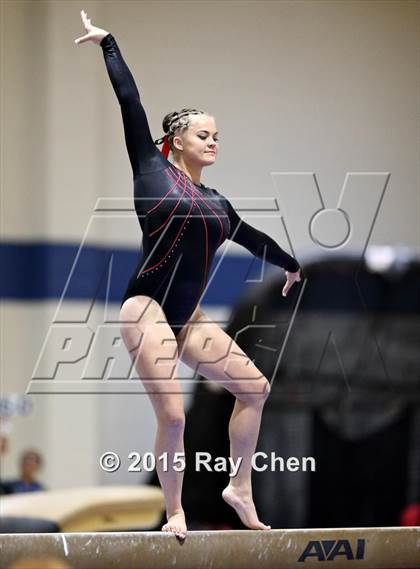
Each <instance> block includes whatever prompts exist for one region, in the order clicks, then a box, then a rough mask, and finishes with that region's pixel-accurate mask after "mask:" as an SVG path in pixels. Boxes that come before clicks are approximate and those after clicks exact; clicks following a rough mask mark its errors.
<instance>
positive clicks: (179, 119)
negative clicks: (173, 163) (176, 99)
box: [154, 109, 207, 157]
mask: <svg viewBox="0 0 420 569" xmlns="http://www.w3.org/2000/svg"><path fill="white" fill-rule="evenodd" d="M192 115H207V113H206V112H205V111H200V110H198V109H181V110H180V111H179V112H178V111H174V112H172V113H168V114H167V115H165V116H164V118H163V121H162V128H163V132H165V135H164V136H162V138H158V139H157V140H155V141H154V142H155V144H162V142H163V148H162V153H163V154H166V157H167V155H168V154H169V150H172V151H173V150H174V146H173V139H174V136H175V134H177V133H179V132H183V131H184V130H186V129H187V128H188V127H189V126H190V124H191V117H192Z"/></svg>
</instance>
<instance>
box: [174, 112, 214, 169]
mask: <svg viewBox="0 0 420 569" xmlns="http://www.w3.org/2000/svg"><path fill="white" fill-rule="evenodd" d="M173 144H174V147H175V149H176V151H178V152H180V153H181V154H182V157H183V159H184V161H185V162H187V163H191V164H195V165H197V166H210V165H211V164H214V162H215V160H216V156H217V152H218V148H219V136H218V133H217V127H216V123H215V121H214V118H213V117H210V116H207V115H197V116H195V117H194V118H193V120H192V121H191V123H190V125H189V127H188V128H187V129H186V130H184V131H183V132H182V133H181V134H180V135H179V136H174V139H173Z"/></svg>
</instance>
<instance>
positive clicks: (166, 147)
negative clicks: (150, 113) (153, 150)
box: [161, 134, 171, 158]
mask: <svg viewBox="0 0 420 569" xmlns="http://www.w3.org/2000/svg"><path fill="white" fill-rule="evenodd" d="M170 150H171V145H170V144H169V140H168V135H166V134H165V136H164V137H163V146H162V150H161V152H162V154H163V155H164V157H165V158H168V155H169V151H170Z"/></svg>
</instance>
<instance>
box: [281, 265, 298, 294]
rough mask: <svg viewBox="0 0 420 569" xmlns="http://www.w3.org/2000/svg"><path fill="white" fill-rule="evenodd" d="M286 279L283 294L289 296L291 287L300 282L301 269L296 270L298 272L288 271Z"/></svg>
mask: <svg viewBox="0 0 420 569" xmlns="http://www.w3.org/2000/svg"><path fill="white" fill-rule="evenodd" d="M286 279H287V280H286V284H285V285H284V287H283V291H282V294H283V296H287V293H288V291H289V288H290V287H291V286H292V284H293V283H294V282H300V269H299V270H298V271H296V273H289V271H286Z"/></svg>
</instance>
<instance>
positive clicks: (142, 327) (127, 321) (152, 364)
mask: <svg viewBox="0 0 420 569" xmlns="http://www.w3.org/2000/svg"><path fill="white" fill-rule="evenodd" d="M120 329H121V336H122V338H123V341H124V344H125V346H126V348H127V350H128V352H129V354H130V357H131V359H132V361H133V362H134V366H135V369H136V371H137V373H138V375H139V377H140V378H141V380H142V383H143V385H144V387H145V390H146V392H147V393H148V396H149V398H150V401H151V403H152V406H153V409H154V411H155V414H156V418H157V432H156V440H155V449H154V450H155V456H156V471H157V474H158V477H159V481H160V484H161V486H162V490H163V493H164V496H165V504H166V516H167V520H168V522H167V523H166V524H165V525H164V526H163V527H162V530H163V531H169V532H174V533H175V534H176V535H177V536H178V537H180V538H184V537H185V535H186V532H187V526H186V523H185V515H184V511H183V508H182V505H181V491H182V482H183V477H184V472H183V470H182V471H181V472H176V471H175V470H174V469H173V468H171V465H172V464H173V456H174V454H175V453H177V452H179V453H184V440H183V438H184V427H185V412H184V401H183V396H182V392H181V386H180V382H179V380H178V379H177V377H176V375H175V372H176V366H177V363H178V346H177V342H176V339H175V336H174V333H173V331H172V330H171V328H170V327H169V325H168V323H167V321H166V318H165V315H164V312H163V310H162V308H161V306H160V305H159V303H157V302H156V301H155V300H153V299H152V298H150V297H148V296H140V295H139V296H135V297H131V298H129V299H127V300H126V301H125V302H124V304H123V305H122V307H121V311H120ZM163 453H167V458H168V463H167V464H168V467H167V469H166V472H165V471H164V469H163V467H164V465H163V464H162V461H160V460H157V458H158V457H159V456H161V455H162V454H163Z"/></svg>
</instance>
